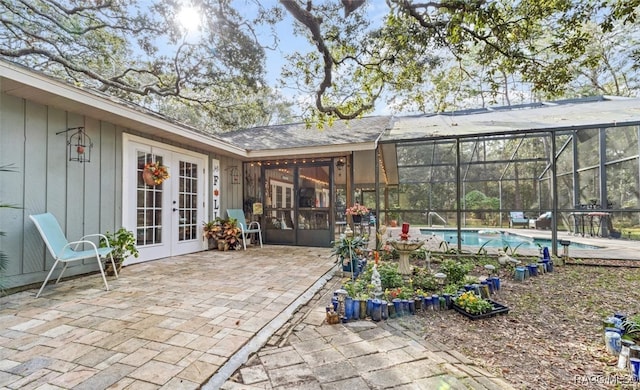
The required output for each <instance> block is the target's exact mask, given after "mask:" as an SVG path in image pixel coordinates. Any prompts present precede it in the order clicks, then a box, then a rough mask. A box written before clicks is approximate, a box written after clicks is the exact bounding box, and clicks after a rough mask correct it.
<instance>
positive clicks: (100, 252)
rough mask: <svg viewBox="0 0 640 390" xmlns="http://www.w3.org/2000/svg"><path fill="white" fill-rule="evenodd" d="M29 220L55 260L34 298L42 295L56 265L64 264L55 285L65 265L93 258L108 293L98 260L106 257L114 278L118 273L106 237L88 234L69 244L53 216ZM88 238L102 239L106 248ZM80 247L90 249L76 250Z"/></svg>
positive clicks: (47, 214) (38, 215)
mask: <svg viewBox="0 0 640 390" xmlns="http://www.w3.org/2000/svg"><path fill="white" fill-rule="evenodd" d="M29 218H31V220H32V221H33V223H34V224H35V225H36V228H38V231H39V232H40V235H41V236H42V240H43V241H44V243H45V244H46V246H47V249H48V250H49V253H51V256H53V258H54V259H55V260H56V261H55V263H53V267H51V271H49V274H48V275H47V277H46V278H45V280H44V282H43V283H42V286H41V287H40V290H39V291H38V294H36V298H38V297H39V296H40V294H41V293H42V290H43V289H44V286H45V285H46V284H47V282H48V281H49V278H50V277H51V274H53V270H54V269H55V268H56V266H57V265H58V263H64V268H62V272H60V275H59V276H58V279H56V283H58V282H59V281H60V278H61V277H62V274H63V273H64V271H65V270H66V269H67V265H68V264H69V263H70V262H72V261H79V260H84V259H91V258H95V259H96V261H97V262H98V268H99V269H100V273H101V274H102V280H103V281H104V285H105V287H106V288H107V291H109V285H108V284H107V278H106V277H105V275H104V270H103V268H102V262H101V261H100V259H101V258H103V257H104V258H106V257H107V255H108V256H109V258H110V259H111V264H112V265H113V269H114V271H115V275H116V278H117V277H118V271H116V264H115V262H114V261H113V256H112V254H111V251H112V250H113V248H111V246H110V245H109V240H107V237H106V236H105V235H104V234H88V235H86V236H83V237H82V238H81V239H80V240H78V241H72V242H69V241H67V238H66V237H65V236H64V233H63V232H62V229H61V228H60V224H59V223H58V220H57V219H56V217H54V216H53V214H51V213H44V214H37V215H30V216H29ZM89 237H100V238H103V239H104V240H105V242H106V243H107V247H104V248H99V247H98V246H97V245H96V244H95V243H94V242H92V241H90V240H87V238H89ZM81 245H86V246H88V247H90V248H91V249H84V250H78V247H79V246H81Z"/></svg>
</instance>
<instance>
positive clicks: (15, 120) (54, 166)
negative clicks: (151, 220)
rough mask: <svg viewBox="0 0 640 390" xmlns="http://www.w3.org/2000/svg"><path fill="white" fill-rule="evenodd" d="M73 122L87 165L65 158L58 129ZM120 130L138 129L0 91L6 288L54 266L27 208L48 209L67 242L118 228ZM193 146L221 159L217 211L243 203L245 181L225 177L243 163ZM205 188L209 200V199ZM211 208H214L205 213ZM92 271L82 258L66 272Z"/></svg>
mask: <svg viewBox="0 0 640 390" xmlns="http://www.w3.org/2000/svg"><path fill="white" fill-rule="evenodd" d="M0 82H1V81H0ZM77 126H84V127H85V131H86V132H87V134H89V136H90V137H91V140H92V141H93V145H94V147H93V149H92V150H91V162H90V163H84V164H82V163H78V162H75V161H68V158H67V145H66V140H67V135H65V134H59V135H56V133H58V132H60V131H63V130H66V129H67V128H70V127H77ZM123 132H129V133H132V134H136V133H137V132H136V131H135V130H132V129H127V128H122V127H120V126H117V125H114V124H112V123H108V122H104V121H101V120H98V119H95V118H91V117H85V116H83V115H81V114H78V113H72V112H68V111H64V110H60V109H57V108H54V107H51V106H46V105H41V104H38V103H34V102H32V101H29V100H25V99H22V98H18V97H15V96H11V95H7V94H4V93H2V94H0V165H2V166H5V165H9V164H12V165H13V169H14V171H15V172H0V202H2V203H4V204H12V205H16V206H19V207H20V209H9V208H5V209H2V213H1V215H0V231H3V232H5V236H4V237H0V246H1V249H2V251H3V252H4V253H5V254H6V255H7V257H8V259H9V264H8V269H7V273H6V276H7V278H6V279H5V287H7V288H12V287H20V286H26V285H30V284H35V283H40V282H42V281H43V280H44V278H45V276H46V273H47V272H48V271H49V270H50V269H51V266H52V265H53V259H52V257H51V256H50V255H49V254H48V252H47V251H46V248H45V246H44V243H43V242H42V239H41V238H40V235H39V234H38V233H37V231H36V229H35V227H34V226H33V224H32V223H31V221H30V220H29V215H30V214H37V213H42V212H45V211H49V212H51V213H53V214H54V215H55V216H56V217H57V218H58V221H59V222H60V224H61V226H62V229H63V231H64V232H65V234H66V235H67V237H68V238H69V239H70V240H76V239H79V238H80V237H81V236H82V235H84V234H90V233H96V232H106V231H114V230H116V229H118V228H119V227H120V226H122V147H123V145H122V142H123V141H122V140H123V137H122V134H123ZM138 135H142V134H138ZM150 138H155V137H150ZM155 139H156V140H159V141H162V140H161V139H157V138H155ZM169 143H171V142H169ZM171 144H175V143H171ZM181 146H182V147H185V145H181ZM191 149H193V148H191ZM196 151H199V152H202V153H205V154H207V155H208V156H209V158H210V159H212V158H215V159H218V160H220V166H221V180H222V183H221V184H222V185H221V199H222V204H221V209H222V210H225V209H226V208H242V187H243V181H242V180H241V181H240V183H238V184H232V183H231V181H230V177H229V167H231V166H236V167H237V168H238V169H239V170H240V173H241V170H242V164H241V162H239V161H237V160H235V159H232V158H230V157H223V156H218V155H216V154H215V153H212V152H210V151H209V152H206V151H202V150H196ZM210 188H211V183H210V182H209V189H210ZM209 189H208V190H207V191H206V192H207V194H206V196H207V197H208V199H207V201H208V202H210V201H211V197H212V195H211V191H210V190H209ZM211 213H212V206H210V207H209V216H210V215H211ZM96 270H97V267H96V265H95V263H94V262H92V261H87V262H86V263H85V264H79V263H78V264H75V265H72V266H70V269H69V270H68V271H67V272H65V276H72V275H77V274H83V273H87V272H93V271H96Z"/></svg>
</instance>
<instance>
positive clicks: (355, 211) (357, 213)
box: [345, 202, 369, 223]
mask: <svg viewBox="0 0 640 390" xmlns="http://www.w3.org/2000/svg"><path fill="white" fill-rule="evenodd" d="M345 213H346V214H347V215H350V216H351V219H352V220H353V223H360V222H362V217H363V216H365V215H368V214H369V209H368V208H367V207H365V206H363V205H361V204H359V203H357V202H356V203H355V204H354V205H353V206H351V207H348V208H347V210H346V212H345Z"/></svg>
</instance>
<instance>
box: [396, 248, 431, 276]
mask: <svg viewBox="0 0 640 390" xmlns="http://www.w3.org/2000/svg"><path fill="white" fill-rule="evenodd" d="M389 244H390V245H391V246H392V247H393V248H394V249H395V250H396V251H398V255H399V256H400V262H399V263H398V273H400V274H401V275H402V276H410V275H411V266H410V265H409V256H410V255H411V253H412V252H413V251H415V250H417V249H420V247H422V245H424V241H408V240H407V241H403V240H399V241H389Z"/></svg>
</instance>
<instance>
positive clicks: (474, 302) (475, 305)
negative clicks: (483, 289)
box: [455, 291, 493, 314]
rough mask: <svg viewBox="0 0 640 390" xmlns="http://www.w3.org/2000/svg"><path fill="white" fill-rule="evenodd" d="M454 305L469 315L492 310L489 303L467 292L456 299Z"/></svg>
mask: <svg viewBox="0 0 640 390" xmlns="http://www.w3.org/2000/svg"><path fill="white" fill-rule="evenodd" d="M455 303H456V305H458V306H459V307H461V308H462V309H464V311H466V312H467V313H471V314H483V313H487V312H489V311H491V309H493V305H492V304H491V302H489V301H488V300H486V299H484V298H481V297H479V296H477V295H476V294H475V293H474V292H472V291H467V292H465V293H462V294H461V295H460V296H458V297H456V299H455Z"/></svg>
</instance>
